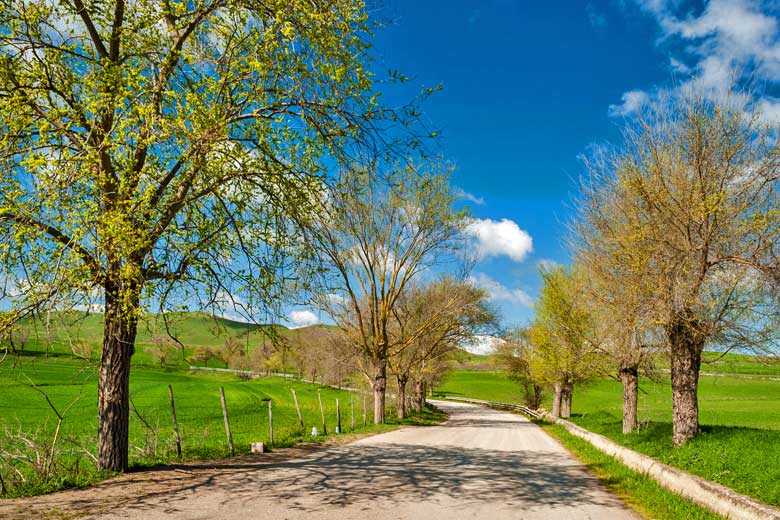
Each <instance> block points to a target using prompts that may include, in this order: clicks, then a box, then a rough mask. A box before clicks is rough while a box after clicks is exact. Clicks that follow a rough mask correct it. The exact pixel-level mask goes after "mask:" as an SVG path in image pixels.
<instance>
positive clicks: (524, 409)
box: [444, 395, 542, 419]
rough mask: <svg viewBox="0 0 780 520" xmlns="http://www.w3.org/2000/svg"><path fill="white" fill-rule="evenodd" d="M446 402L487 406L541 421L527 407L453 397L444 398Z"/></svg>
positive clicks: (534, 411)
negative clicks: (522, 414) (511, 411)
mask: <svg viewBox="0 0 780 520" xmlns="http://www.w3.org/2000/svg"><path fill="white" fill-rule="evenodd" d="M444 398H445V399H447V400H448V401H460V402H463V403H470V404H479V405H482V406H489V407H490V408H497V409H499V410H513V411H516V412H522V413H524V414H526V415H530V416H531V417H533V418H534V419H542V414H540V413H539V412H537V411H536V410H531V409H530V408H528V407H527V406H523V405H519V404H511V403H499V402H496V401H485V400H483V399H471V398H469V397H455V396H451V395H447V396H444Z"/></svg>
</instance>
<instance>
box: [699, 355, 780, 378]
mask: <svg viewBox="0 0 780 520" xmlns="http://www.w3.org/2000/svg"><path fill="white" fill-rule="evenodd" d="M701 369H702V371H703V372H720V373H727V374H762V375H773V376H778V377H780V357H778V356H773V357H759V356H749V355H745V354H732V353H729V354H720V353H718V352H704V354H703V355H702V365H701Z"/></svg>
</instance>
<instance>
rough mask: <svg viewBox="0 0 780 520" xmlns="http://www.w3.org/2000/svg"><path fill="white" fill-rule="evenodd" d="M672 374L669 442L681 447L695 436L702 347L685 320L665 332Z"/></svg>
mask: <svg viewBox="0 0 780 520" xmlns="http://www.w3.org/2000/svg"><path fill="white" fill-rule="evenodd" d="M668 334H669V344H670V347H671V364H672V366H671V372H672V442H673V443H674V445H675V446H682V445H683V444H685V443H686V442H688V440H690V439H691V438H693V437H694V436H695V435H696V434H697V433H699V401H698V388H699V369H700V368H701V351H702V346H703V345H702V344H701V342H700V341H697V339H696V332H695V330H693V327H692V325H691V323H690V320H688V319H686V318H678V319H677V320H675V322H674V323H673V324H672V325H671V326H670V328H669V333H668Z"/></svg>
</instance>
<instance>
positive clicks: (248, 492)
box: [125, 444, 616, 513]
mask: <svg viewBox="0 0 780 520" xmlns="http://www.w3.org/2000/svg"><path fill="white" fill-rule="evenodd" d="M216 470H217V472H218V473H221V472H223V471H224V472H225V473H224V474H221V475H215V474H214V473H215V468H214V467H213V466H210V467H203V468H198V467H192V466H190V467H189V468H188V473H189V475H190V478H191V481H190V482H189V483H188V485H185V486H183V487H181V488H179V490H177V491H176V492H174V493H170V492H169V491H168V492H164V493H150V494H146V495H141V496H137V497H133V498H131V499H130V500H129V501H128V502H126V503H125V506H126V507H128V508H131V509H136V510H141V511H142V510H146V509H149V510H156V511H165V512H167V513H175V512H176V511H177V509H178V508H179V504H181V505H182V506H183V505H185V504H184V503H185V502H186V501H187V500H188V499H190V498H191V497H192V496H193V494H195V493H198V494H202V493H209V492H220V491H221V492H224V493H225V495H224V504H225V506H226V507H227V506H228V505H231V507H235V505H236V504H237V503H242V502H249V501H253V500H256V499H258V497H265V498H267V499H270V500H272V501H278V502H283V503H284V504H285V505H286V506H287V507H288V508H289V509H297V510H300V511H304V512H316V511H320V510H326V509H332V508H334V507H336V508H337V507H343V506H347V505H359V504H364V505H365V508H366V509H371V508H373V507H375V506H376V505H377V503H378V502H383V501H388V502H393V503H403V502H420V501H426V500H436V499H437V497H441V496H442V495H445V496H446V495H450V496H453V497H457V498H458V500H459V501H460V503H463V504H467V503H470V502H499V503H502V504H504V505H507V506H519V507H524V506H525V507H530V506H540V505H542V506H557V505H561V506H563V505H566V506H572V505H577V504H581V505H585V504H596V505H606V506H612V505H615V504H616V501H615V500H614V499H611V498H610V497H608V496H605V495H604V494H596V493H590V492H589V491H588V490H589V489H592V488H593V486H594V479H593V477H590V476H588V475H587V474H585V473H584V472H582V471H581V470H579V469H577V468H573V467H571V466H569V465H568V464H567V461H566V460H565V459H563V457H561V456H560V455H557V454H553V453H538V452H504V451H491V450H481V449H462V448H446V447H444V448H441V447H437V448H434V447H427V446H410V445H393V444H390V445H383V446H364V445H353V446H343V447H338V448H331V449H328V450H327V451H325V452H322V453H320V454H319V455H318V456H315V457H314V458H312V459H307V460H293V461H287V462H280V463H272V464H263V463H247V464H230V465H227V466H220V467H218V468H216ZM227 472H229V473H227ZM149 477H150V478H151V479H154V478H155V477H154V475H149ZM183 483H184V482H182V484H183ZM302 498H306V500H301V499H302Z"/></svg>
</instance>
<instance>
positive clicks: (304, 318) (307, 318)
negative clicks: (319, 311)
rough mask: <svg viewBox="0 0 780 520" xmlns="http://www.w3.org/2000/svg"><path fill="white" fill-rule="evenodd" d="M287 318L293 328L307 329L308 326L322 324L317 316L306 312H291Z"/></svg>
mask: <svg viewBox="0 0 780 520" xmlns="http://www.w3.org/2000/svg"><path fill="white" fill-rule="evenodd" d="M287 316H288V317H289V318H290V323H292V325H293V328H298V327H308V326H310V325H317V324H319V323H322V320H320V318H319V316H317V315H316V314H314V313H313V312H311V311H308V310H305V311H291V312H290V313H289V314H288V315H287Z"/></svg>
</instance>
